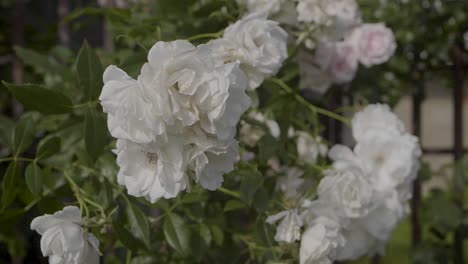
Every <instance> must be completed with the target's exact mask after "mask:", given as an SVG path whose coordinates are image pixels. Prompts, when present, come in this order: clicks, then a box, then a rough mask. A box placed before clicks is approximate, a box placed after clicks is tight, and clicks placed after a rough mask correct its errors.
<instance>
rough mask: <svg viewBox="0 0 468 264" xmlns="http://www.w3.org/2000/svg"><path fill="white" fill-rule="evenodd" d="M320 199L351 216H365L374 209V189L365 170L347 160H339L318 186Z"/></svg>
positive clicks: (342, 213)
mask: <svg viewBox="0 0 468 264" xmlns="http://www.w3.org/2000/svg"><path fill="white" fill-rule="evenodd" d="M318 196H319V199H320V201H322V202H324V203H326V204H329V206H331V207H334V208H335V209H336V210H337V212H338V213H339V214H340V215H342V216H344V217H349V218H359V217H362V216H365V215H366V214H367V213H369V211H370V210H371V209H372V206H373V199H374V190H373V187H372V184H371V183H370V182H369V180H368V177H367V175H366V174H365V172H364V171H363V170H362V169H361V168H360V167H359V166H358V165H357V164H353V163H351V162H347V161H337V162H335V163H334V164H333V168H331V169H329V170H327V171H326V172H325V177H324V178H323V179H322V180H321V181H320V184H319V186H318Z"/></svg>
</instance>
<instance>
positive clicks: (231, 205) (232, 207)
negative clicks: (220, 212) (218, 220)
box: [224, 200, 245, 212]
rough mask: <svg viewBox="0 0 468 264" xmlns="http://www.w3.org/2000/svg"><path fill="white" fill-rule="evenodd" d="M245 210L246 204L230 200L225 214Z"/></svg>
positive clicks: (225, 208) (225, 207) (225, 206)
mask: <svg viewBox="0 0 468 264" xmlns="http://www.w3.org/2000/svg"><path fill="white" fill-rule="evenodd" d="M243 208H245V204H244V203H242V202H240V201H238V200H229V201H227V203H226V205H224V212H229V211H235V210H239V209H243Z"/></svg>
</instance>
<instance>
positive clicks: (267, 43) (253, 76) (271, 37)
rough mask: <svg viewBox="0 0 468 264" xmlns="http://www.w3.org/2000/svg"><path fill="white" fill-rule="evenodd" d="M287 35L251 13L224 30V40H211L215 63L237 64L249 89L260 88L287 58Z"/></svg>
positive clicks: (261, 15) (273, 23) (271, 22)
mask: <svg viewBox="0 0 468 264" xmlns="http://www.w3.org/2000/svg"><path fill="white" fill-rule="evenodd" d="M287 37H288V34H287V33H286V31H284V30H283V29H282V28H281V27H280V26H279V25H278V22H276V21H272V20H268V19H267V18H266V14H264V13H263V14H262V13H252V14H250V15H248V16H246V17H244V18H242V19H241V20H239V21H237V22H236V23H234V24H232V25H230V26H229V27H227V28H226V30H225V31H224V37H223V38H222V39H217V40H214V41H211V42H210V43H209V46H211V47H212V48H213V50H214V53H213V54H214V57H215V58H216V61H217V62H218V64H222V63H229V62H239V63H240V66H241V69H242V70H243V71H244V72H245V73H246V74H247V76H248V79H249V88H250V89H255V88H257V87H258V86H260V85H261V84H262V82H263V80H264V79H265V78H268V77H271V76H274V75H275V74H276V73H277V72H278V71H279V69H280V68H281V66H282V64H283V61H284V60H285V59H286V58H287V57H288V51H287Z"/></svg>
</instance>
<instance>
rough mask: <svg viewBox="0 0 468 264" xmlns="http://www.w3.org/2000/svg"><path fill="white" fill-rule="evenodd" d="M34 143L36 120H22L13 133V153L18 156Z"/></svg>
mask: <svg viewBox="0 0 468 264" xmlns="http://www.w3.org/2000/svg"><path fill="white" fill-rule="evenodd" d="M33 141H34V120H33V118H32V117H31V116H26V117H24V118H22V119H21V120H20V121H19V122H18V124H16V127H15V130H14V132H13V151H14V152H15V154H16V155H17V156H18V155H20V154H21V153H23V152H24V151H26V150H27V149H28V148H29V147H30V146H31V144H32V143H33Z"/></svg>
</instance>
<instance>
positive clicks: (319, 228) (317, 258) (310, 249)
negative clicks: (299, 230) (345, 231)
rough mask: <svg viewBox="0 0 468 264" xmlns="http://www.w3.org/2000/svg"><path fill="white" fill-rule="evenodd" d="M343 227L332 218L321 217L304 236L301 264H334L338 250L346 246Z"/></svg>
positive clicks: (311, 224) (300, 253)
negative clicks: (342, 232) (342, 231)
mask: <svg viewBox="0 0 468 264" xmlns="http://www.w3.org/2000/svg"><path fill="white" fill-rule="evenodd" d="M345 242H346V241H345V239H344V237H343V236H342V234H341V226H340V224H339V223H338V222H336V221H335V220H334V219H332V218H328V217H324V216H320V217H318V218H316V219H315V220H314V222H313V223H310V224H309V227H308V228H307V229H306V231H305V232H304V234H302V239H301V247H300V252H299V260H300V261H299V263H300V264H332V263H333V260H334V259H335V256H336V253H337V252H336V250H337V249H338V248H340V247H342V246H343V245H344V244H345Z"/></svg>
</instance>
